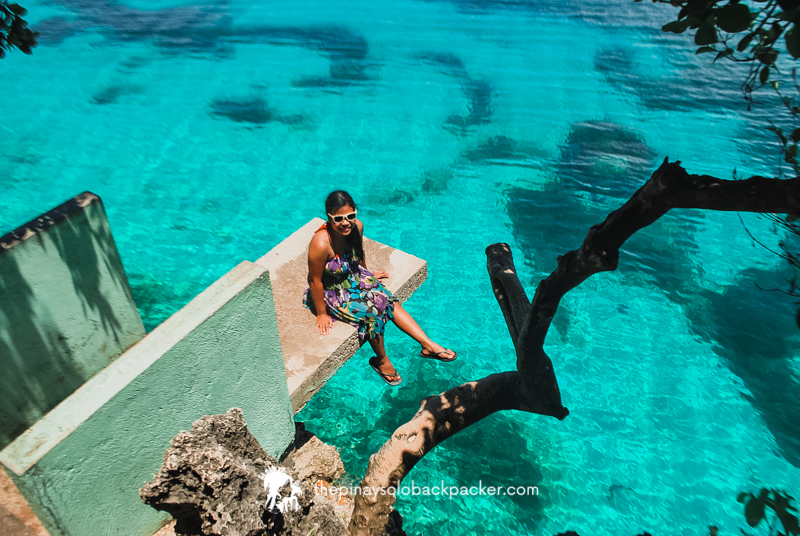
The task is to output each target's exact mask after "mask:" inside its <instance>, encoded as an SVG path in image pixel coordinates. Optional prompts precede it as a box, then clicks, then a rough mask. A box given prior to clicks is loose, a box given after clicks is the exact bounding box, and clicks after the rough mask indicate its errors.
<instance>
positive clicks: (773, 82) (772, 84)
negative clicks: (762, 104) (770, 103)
mask: <svg viewBox="0 0 800 536" xmlns="http://www.w3.org/2000/svg"><path fill="white" fill-rule="evenodd" d="M769 85H771V86H772V89H774V90H776V91H777V89H778V82H776V81H775V80H773V81H772V82H770V83H769Z"/></svg>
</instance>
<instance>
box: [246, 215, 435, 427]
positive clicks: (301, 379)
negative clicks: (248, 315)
mask: <svg viewBox="0 0 800 536" xmlns="http://www.w3.org/2000/svg"><path fill="white" fill-rule="evenodd" d="M323 223H325V220H323V219H321V218H314V219H313V220H311V221H310V222H308V223H307V224H305V225H304V226H303V227H301V228H300V229H298V230H297V231H295V232H294V233H292V234H291V235H290V236H289V237H288V238H286V240H284V241H283V242H281V243H280V244H278V245H277V246H275V247H274V248H273V249H272V250H270V252H269V253H267V254H266V255H264V256H263V257H261V258H260V259H258V260H257V261H256V264H258V265H261V266H264V267H265V268H267V269H268V270H269V274H270V281H271V283H272V292H273V299H274V300H275V311H276V313H277V317H278V333H279V335H280V339H281V348H282V349H283V359H284V363H285V365H286V376H287V379H288V382H289V393H290V394H291V399H292V407H293V408H294V411H295V413H297V412H298V411H300V410H301V409H302V408H303V406H305V405H306V403H307V402H308V401H309V400H310V399H311V397H312V396H314V393H316V392H317V391H319V390H320V389H321V388H322V386H323V385H325V382H326V381H328V379H329V378H330V377H331V376H333V375H334V373H335V372H336V371H337V370H339V368H340V367H341V366H342V365H344V364H345V363H346V362H347V360H348V359H350V358H351V357H353V355H354V354H355V353H356V351H357V350H358V349H359V348H360V346H361V345H360V344H359V340H358V333H357V332H356V329H355V328H353V327H352V326H349V325H347V324H343V323H342V322H334V323H333V329H332V330H331V332H330V333H329V334H328V335H326V336H324V337H323V336H322V335H320V334H319V333H317V332H316V330H315V327H316V318H315V317H314V315H313V314H312V313H311V311H309V310H308V309H306V308H305V307H303V303H302V299H303V292H304V291H305V289H306V288H308V279H307V278H308V245H309V244H310V243H311V237H312V236H314V232H315V231H316V230H317V229H319V228H320V226H321V225H322V224H323ZM364 254H365V255H366V257H367V266H368V267H369V269H370V270H383V271H386V272H388V273H389V275H390V277H389V279H385V280H383V282H384V285H386V288H388V289H389V290H391V291H392V292H393V293H394V294H395V296H397V297H398V298H399V299H400V301H401V302H404V301H405V300H407V299H408V298H409V296H411V294H412V293H413V292H414V291H415V290H417V289H418V288H419V286H420V285H421V284H422V283H423V281H425V279H426V278H427V277H428V264H427V263H426V262H425V261H424V260H422V259H420V258H418V257H415V256H413V255H409V254H408V253H404V252H402V251H400V250H397V249H394V248H392V247H389V246H386V245H384V244H380V243H378V242H375V241H374V240H370V239H368V238H365V239H364Z"/></svg>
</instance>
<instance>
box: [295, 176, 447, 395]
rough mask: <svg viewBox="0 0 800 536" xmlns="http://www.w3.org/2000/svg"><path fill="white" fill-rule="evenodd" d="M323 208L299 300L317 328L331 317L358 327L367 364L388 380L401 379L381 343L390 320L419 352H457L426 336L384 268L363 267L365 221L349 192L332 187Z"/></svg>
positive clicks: (434, 355) (442, 355) (325, 327)
mask: <svg viewBox="0 0 800 536" xmlns="http://www.w3.org/2000/svg"><path fill="white" fill-rule="evenodd" d="M325 212H327V214H328V222H327V223H326V224H325V225H323V226H322V227H320V228H319V229H318V230H317V232H316V233H314V237H313V238H312V239H311V245H310V246H309V248H308V284H309V288H308V289H307V290H306V292H305V294H304V295H303V305H305V306H306V307H308V308H309V309H311V312H312V313H314V314H315V315H317V331H318V332H319V333H320V334H322V335H327V334H328V332H330V329H331V325H332V324H333V321H334V320H340V321H342V322H347V323H348V324H350V325H352V326H354V327H356V328H358V337H359V339H361V340H362V341H363V340H364V339H366V340H368V341H369V343H370V345H371V346H372V349H373V350H374V351H375V354H376V355H375V357H373V358H372V359H370V360H369V364H370V366H371V367H372V368H373V369H375V372H377V373H378V375H380V377H381V378H383V380H384V381H385V382H386V383H388V384H389V385H399V384H400V382H402V379H401V378H400V375H399V374H397V371H396V370H395V368H394V367H393V366H392V362H391V361H389V357H388V356H387V355H386V349H385V348H384V345H383V331H384V329H385V327H386V323H387V322H388V321H389V320H394V323H395V324H397V327H399V328H400V329H401V330H403V331H404V332H405V333H407V334H408V335H410V336H411V337H412V338H413V339H414V340H415V341H417V342H418V343H420V344H421V345H422V351H421V352H420V353H419V355H420V357H424V358H429V359H438V360H439V361H453V360H455V358H456V357H457V354H456V353H455V352H453V351H452V350H446V349H445V348H443V347H442V346H440V345H438V344H436V343H435V342H433V341H432V340H430V339H429V338H428V336H427V335H425V332H424V331H422V328H420V327H419V325H418V324H417V323H416V321H414V319H413V318H411V315H410V314H408V313H407V312H406V310H405V309H403V307H402V306H401V305H400V304H399V303H398V301H397V298H396V297H394V296H393V295H392V293H391V292H390V291H389V290H388V289H386V287H384V286H383V284H381V282H380V281H378V279H379V278H380V279H383V278H386V277H389V274H387V273H386V272H382V271H376V272H374V273H372V272H369V271H368V270H367V263H366V259H365V257H364V247H363V240H362V236H363V235H362V233H363V228H364V226H363V225H362V223H361V221H360V220H358V219H356V214H357V213H356V204H355V203H354V202H353V198H352V197H350V195H349V194H348V193H347V192H345V191H342V190H337V191H335V192H332V193H331V194H330V195H329V196H328V199H327V200H326V201H325ZM323 231H324V232H323ZM309 294H310V295H311V299H309Z"/></svg>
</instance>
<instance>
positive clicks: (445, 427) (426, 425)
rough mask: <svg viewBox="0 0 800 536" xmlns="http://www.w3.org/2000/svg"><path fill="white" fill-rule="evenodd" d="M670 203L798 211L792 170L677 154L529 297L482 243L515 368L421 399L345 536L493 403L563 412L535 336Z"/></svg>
mask: <svg viewBox="0 0 800 536" xmlns="http://www.w3.org/2000/svg"><path fill="white" fill-rule="evenodd" d="M673 208H699V209H706V210H724V211H740V212H761V213H765V212H766V213H779V214H780V213H788V214H800V178H795V179H791V180H782V179H769V178H765V177H752V178H750V179H747V180H736V181H728V180H722V179H718V178H715V177H710V176H708V175H689V174H688V173H687V172H686V170H684V169H683V168H682V167H681V165H680V162H674V163H669V161H668V160H667V159H664V163H663V164H662V165H661V166H660V167H659V168H658V169H657V170H656V171H655V172H654V173H653V175H652V176H651V178H650V179H649V180H648V181H647V182H646V183H645V184H644V186H642V187H641V188H640V189H639V190H638V191H636V193H634V194H633V196H632V197H631V198H630V199H629V200H628V201H627V202H626V203H625V204H624V205H623V206H622V207H621V208H619V209H618V210H615V211H614V212H612V213H611V214H609V215H608V217H607V218H606V220H605V221H604V222H603V223H600V224H597V225H594V226H592V228H591V229H589V232H588V234H587V235H586V239H585V240H584V242H583V244H582V245H581V247H580V248H578V249H576V250H573V251H570V252H568V253H566V254H565V255H562V256H560V257H558V267H557V268H556V270H555V271H554V272H553V273H552V274H550V275H549V276H548V277H547V278H546V279H544V280H543V281H542V282H541V283H540V284H539V286H538V288H537V289H536V293H535V295H534V297H533V302H532V303H531V304H530V305H529V304H528V298H527V295H526V294H525V290H524V289H523V287H522V284H521V283H520V281H519V278H518V277H517V271H516V268H515V267H514V261H513V257H512V255H511V248H510V247H509V246H508V244H492V245H490V246H489V247H487V248H486V257H487V262H486V267H487V270H488V272H489V278H490V280H491V283H492V290H493V291H494V295H495V298H496V299H497V303H498V305H499V306H500V310H501V311H502V313H503V316H504V318H505V321H506V324H507V326H508V331H509V334H510V335H511V340H512V341H513V343H514V348H515V350H516V354H517V371H511V372H504V373H500V374H493V375H491V376H487V377H486V378H483V379H480V380H477V381H473V382H468V383H465V384H463V385H459V386H458V387H454V388H453V389H450V390H448V391H445V392H444V393H441V394H439V395H436V396H431V397H428V398H426V399H425V400H423V401H422V403H421V405H420V409H419V411H417V413H416V414H415V415H414V417H413V418H412V419H411V420H410V421H409V422H407V423H406V424H404V425H402V426H400V427H399V428H398V429H397V430H396V431H395V432H394V433H393V434H392V437H391V439H389V441H387V442H386V443H385V444H384V445H383V447H381V449H380V451H378V452H377V453H376V454H374V455H373V456H372V457H371V458H370V463H369V467H368V468H367V472H366V474H365V475H364V478H363V480H362V481H361V487H362V490H371V491H373V493H372V494H367V495H364V494H362V495H359V496H357V497H356V500H355V508H354V510H353V516H352V519H351V523H350V527H349V533H350V534H351V535H352V536H368V535H382V534H383V530H384V527H385V526H386V523H387V521H388V517H389V513H390V512H391V509H392V507H393V505H394V502H395V496H394V495H393V494H391V493H389V490H396V489H397V487H398V486H399V485H400V482H402V480H403V478H405V476H406V475H407V474H408V473H409V471H411V469H412V468H413V467H414V465H415V464H416V463H417V462H418V461H419V460H420V459H422V457H423V456H425V455H426V454H427V453H428V452H430V450H431V449H433V448H434V447H435V446H436V445H438V444H439V443H441V442H442V441H444V440H445V439H447V438H448V437H450V436H452V435H453V434H455V433H457V432H459V431H461V430H463V429H464V428H466V427H468V426H470V425H471V424H474V423H476V422H478V421H480V420H481V419H483V418H484V417H486V416H488V415H491V414H492V413H494V412H496V411H501V410H519V411H526V412H530V413H537V414H540V415H546V416H551V417H555V418H557V419H564V418H565V417H566V416H567V415H569V410H568V409H567V408H565V407H564V406H563V405H562V404H561V393H560V391H559V388H558V382H557V380H556V377H555V372H554V371H553V365H552V362H551V361H550V358H549V357H548V356H547V354H546V353H545V351H544V348H543V347H544V341H545V337H546V336H547V331H548V330H549V329H550V324H551V323H552V321H553V317H554V316H555V314H556V311H557V310H558V306H559V303H560V302H561V298H562V297H563V296H564V295H565V294H566V293H567V292H569V291H570V290H572V289H573V288H575V287H577V286H578V285H580V284H581V283H582V282H583V281H585V280H586V279H587V278H588V277H590V276H592V275H594V274H596V273H598V272H605V271H612V270H615V269H616V268H617V265H618V262H619V249H620V247H621V246H622V245H623V244H624V243H625V241H626V240H628V238H630V237H631V236H632V235H633V234H634V233H636V232H637V231H638V230H640V229H642V228H644V227H647V226H648V225H650V224H652V223H653V222H655V221H656V220H658V219H659V218H660V217H661V216H663V215H664V214H666V213H667V211H669V210H670V209H673Z"/></svg>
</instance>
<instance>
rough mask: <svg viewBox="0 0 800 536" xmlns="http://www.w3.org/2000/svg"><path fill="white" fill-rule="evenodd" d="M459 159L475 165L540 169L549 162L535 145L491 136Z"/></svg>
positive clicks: (542, 151) (463, 153)
mask: <svg viewBox="0 0 800 536" xmlns="http://www.w3.org/2000/svg"><path fill="white" fill-rule="evenodd" d="M461 158H462V159H464V160H466V161H468V162H469V163H471V164H475V165H499V166H517V167H527V168H535V169H541V168H542V167H543V164H544V163H546V162H547V161H548V160H549V155H548V154H547V151H545V150H544V149H542V148H541V147H540V146H539V145H537V144H535V143H530V142H524V141H517V140H514V139H512V138H509V137H507V136H492V137H491V138H489V139H488V140H486V141H485V142H484V143H482V144H480V145H478V146H477V147H473V148H471V149H465V150H464V151H462V153H461Z"/></svg>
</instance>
